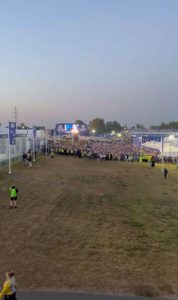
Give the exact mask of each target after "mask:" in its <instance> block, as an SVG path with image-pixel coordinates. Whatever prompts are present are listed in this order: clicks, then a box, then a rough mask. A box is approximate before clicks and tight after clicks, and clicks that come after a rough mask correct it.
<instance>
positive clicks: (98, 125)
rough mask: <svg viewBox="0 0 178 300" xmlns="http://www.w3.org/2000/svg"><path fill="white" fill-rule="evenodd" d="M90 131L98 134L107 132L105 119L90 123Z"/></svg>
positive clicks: (94, 120)
mask: <svg viewBox="0 0 178 300" xmlns="http://www.w3.org/2000/svg"><path fill="white" fill-rule="evenodd" d="M89 129H90V131H92V130H95V131H96V134H103V133H104V132H105V122H104V119H101V118H95V119H93V120H91V121H90V122H89Z"/></svg>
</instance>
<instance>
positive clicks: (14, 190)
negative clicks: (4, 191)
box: [10, 185, 19, 208]
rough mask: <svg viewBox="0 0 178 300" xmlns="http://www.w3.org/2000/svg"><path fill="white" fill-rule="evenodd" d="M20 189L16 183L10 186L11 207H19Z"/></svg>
mask: <svg viewBox="0 0 178 300" xmlns="http://www.w3.org/2000/svg"><path fill="white" fill-rule="evenodd" d="M18 191H19V190H18V189H17V188H16V187H15V185H12V186H11V187H10V198H11V199H10V208H13V207H14V208H17V193H18Z"/></svg>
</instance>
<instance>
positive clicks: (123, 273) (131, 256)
mask: <svg viewBox="0 0 178 300" xmlns="http://www.w3.org/2000/svg"><path fill="white" fill-rule="evenodd" d="M12 170H13V174H11V175H8V174H7V172H8V170H7V169H1V170H0V190H1V200H0V228H1V233H0V282H2V281H3V278H4V273H5V272H6V271H7V270H10V269H13V270H14V271H15V274H16V279H17V282H18V287H19V288H49V289H51V288H52V289H53V288H59V289H60V288H61V289H71V290H84V291H93V292H95V291H97V292H109V293H110V292H111V293H120V294H136V295H147V296H152V295H165V294H169V295H170V294H173V293H174V294H175V293H177V291H178V171H177V170H176V167H175V166H168V170H169V173H168V178H167V180H165V179H164V178H163V177H162V175H161V166H159V165H156V167H155V168H150V167H148V165H147V164H138V163H127V162H109V161H100V162H97V161H92V160H79V159H77V158H73V157H61V156H56V157H55V159H54V160H51V159H49V158H47V157H45V156H41V157H38V159H37V161H36V162H35V164H34V165H33V168H29V167H28V166H27V165H23V164H22V163H21V164H19V165H16V166H13V168H12ZM11 184H15V185H16V186H17V187H18V188H19V190H20V192H19V199H18V209H17V210H15V209H13V210H12V209H10V208H9V194H8V188H9V186H10V185H11Z"/></svg>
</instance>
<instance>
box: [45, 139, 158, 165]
mask: <svg viewBox="0 0 178 300" xmlns="http://www.w3.org/2000/svg"><path fill="white" fill-rule="evenodd" d="M42 151H43V153H46V148H45V147H44V148H43V149H42ZM51 152H53V153H55V154H59V155H75V156H78V157H79V158H83V157H84V158H89V159H99V160H121V161H125V160H128V161H139V158H140V156H142V157H143V160H144V159H145V160H147V161H148V160H149V159H150V158H151V157H155V159H156V160H157V161H158V160H159V159H160V153H159V150H155V149H144V148H142V149H140V147H138V146H136V145H133V144H131V143H127V142H125V141H117V142H115V141H93V140H89V141H78V142H72V141H70V140H67V141H62V140H61V141H58V142H56V143H55V144H54V143H51V144H50V145H49V146H48V149H47V153H48V154H49V155H50V153H51Z"/></svg>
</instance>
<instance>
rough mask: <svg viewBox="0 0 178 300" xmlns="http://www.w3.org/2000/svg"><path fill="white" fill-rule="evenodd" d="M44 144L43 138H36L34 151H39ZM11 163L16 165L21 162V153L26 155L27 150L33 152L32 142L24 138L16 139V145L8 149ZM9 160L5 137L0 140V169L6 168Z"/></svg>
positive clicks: (7, 143)
mask: <svg viewBox="0 0 178 300" xmlns="http://www.w3.org/2000/svg"><path fill="white" fill-rule="evenodd" d="M44 144H45V140H44V138H41V139H40V138H37V139H36V141H35V151H38V152H39V151H40V150H41V147H42V145H44ZM10 149H11V163H12V164H14V163H17V162H19V161H21V160H22V154H23V152H25V153H27V151H28V150H29V149H32V150H33V140H32V139H29V138H27V137H26V136H20V137H16V145H14V146H12V145H11V147H10ZM8 160H9V141H8V138H7V137H3V138H0V167H3V166H8Z"/></svg>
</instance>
